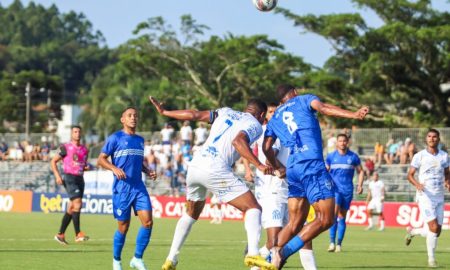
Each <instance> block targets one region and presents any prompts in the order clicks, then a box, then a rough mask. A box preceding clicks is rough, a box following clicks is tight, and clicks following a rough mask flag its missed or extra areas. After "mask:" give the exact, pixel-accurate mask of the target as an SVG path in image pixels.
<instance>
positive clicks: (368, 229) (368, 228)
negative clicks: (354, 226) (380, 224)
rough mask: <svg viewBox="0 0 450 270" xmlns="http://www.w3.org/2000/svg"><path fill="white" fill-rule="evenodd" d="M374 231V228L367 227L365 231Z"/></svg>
mask: <svg viewBox="0 0 450 270" xmlns="http://www.w3.org/2000/svg"><path fill="white" fill-rule="evenodd" d="M372 229H373V226H367V227H366V228H365V229H364V230H365V231H370V230H372Z"/></svg>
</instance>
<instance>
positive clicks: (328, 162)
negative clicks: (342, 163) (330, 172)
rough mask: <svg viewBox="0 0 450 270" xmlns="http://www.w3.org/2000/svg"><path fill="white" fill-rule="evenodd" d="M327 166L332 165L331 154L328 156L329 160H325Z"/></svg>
mask: <svg viewBox="0 0 450 270" xmlns="http://www.w3.org/2000/svg"><path fill="white" fill-rule="evenodd" d="M325 165H327V166H328V167H330V165H331V154H329V155H327V158H326V159H325Z"/></svg>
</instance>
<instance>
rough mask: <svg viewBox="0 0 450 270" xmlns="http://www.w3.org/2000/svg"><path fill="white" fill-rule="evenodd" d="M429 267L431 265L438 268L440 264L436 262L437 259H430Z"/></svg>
mask: <svg viewBox="0 0 450 270" xmlns="http://www.w3.org/2000/svg"><path fill="white" fill-rule="evenodd" d="M428 267H430V268H437V267H438V265H437V263H436V260H429V261H428Z"/></svg>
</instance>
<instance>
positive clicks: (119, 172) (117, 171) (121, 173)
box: [112, 167, 127, 180]
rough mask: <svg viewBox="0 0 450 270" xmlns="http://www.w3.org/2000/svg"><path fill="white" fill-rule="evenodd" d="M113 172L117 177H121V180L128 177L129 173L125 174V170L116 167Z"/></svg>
mask: <svg viewBox="0 0 450 270" xmlns="http://www.w3.org/2000/svg"><path fill="white" fill-rule="evenodd" d="M112 172H113V174H114V175H115V176H116V177H117V179H119V180H120V179H125V178H127V175H126V174H125V172H124V171H123V170H122V169H119V168H117V167H114V168H113V169H112Z"/></svg>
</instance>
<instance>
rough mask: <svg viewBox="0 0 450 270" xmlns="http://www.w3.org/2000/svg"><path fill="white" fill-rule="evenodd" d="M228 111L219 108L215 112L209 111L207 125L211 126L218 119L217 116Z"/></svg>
mask: <svg viewBox="0 0 450 270" xmlns="http://www.w3.org/2000/svg"><path fill="white" fill-rule="evenodd" d="M227 110H229V108H226V107H225V108H220V109H217V110H212V111H209V123H210V124H213V123H214V121H216V119H217V117H219V115H221V114H222V113H224V112H225V111H227Z"/></svg>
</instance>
